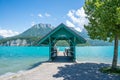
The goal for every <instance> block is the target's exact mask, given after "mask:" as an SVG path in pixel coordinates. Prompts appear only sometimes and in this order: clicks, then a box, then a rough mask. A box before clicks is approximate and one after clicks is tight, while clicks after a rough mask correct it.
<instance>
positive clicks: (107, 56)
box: [0, 46, 120, 75]
mask: <svg viewBox="0 0 120 80" xmlns="http://www.w3.org/2000/svg"><path fill="white" fill-rule="evenodd" d="M64 49H65V47H59V50H61V51H64ZM113 49H114V47H113V46H97V47H76V58H77V61H79V62H83V61H84V62H100V63H111V62H112V58H113ZM119 49H120V48H119ZM119 53H120V52H119ZM48 58H49V48H48V47H0V75H2V74H5V73H8V72H18V71H21V70H26V69H29V68H31V67H32V66H33V65H34V64H35V63H39V62H42V61H47V60H48ZM118 64H120V55H119V58H118Z"/></svg>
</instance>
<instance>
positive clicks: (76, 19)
mask: <svg viewBox="0 0 120 80" xmlns="http://www.w3.org/2000/svg"><path fill="white" fill-rule="evenodd" d="M67 16H68V17H69V19H70V20H69V21H70V22H71V23H72V24H73V25H75V26H76V27H75V29H76V30H78V31H82V29H83V28H84V25H85V24H88V19H86V14H85V11H84V9H83V7H81V8H80V9H78V10H70V11H69V12H68V14H67ZM66 24H68V20H66Z"/></svg>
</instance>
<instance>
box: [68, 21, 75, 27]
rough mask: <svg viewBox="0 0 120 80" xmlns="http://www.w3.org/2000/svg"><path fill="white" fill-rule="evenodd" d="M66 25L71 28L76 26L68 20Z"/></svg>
mask: <svg viewBox="0 0 120 80" xmlns="http://www.w3.org/2000/svg"><path fill="white" fill-rule="evenodd" d="M66 24H67V26H69V27H75V25H74V24H73V23H72V22H70V21H69V20H66Z"/></svg>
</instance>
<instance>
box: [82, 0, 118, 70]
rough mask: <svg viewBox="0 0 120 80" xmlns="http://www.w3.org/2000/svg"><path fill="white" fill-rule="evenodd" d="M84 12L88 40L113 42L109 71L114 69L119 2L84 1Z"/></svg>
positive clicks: (115, 65) (107, 0) (116, 53)
mask: <svg viewBox="0 0 120 80" xmlns="http://www.w3.org/2000/svg"><path fill="white" fill-rule="evenodd" d="M84 10H85V13H86V14H87V18H88V20H89V23H88V25H85V28H86V29H87V31H88V34H89V36H90V38H92V39H99V40H104V41H108V40H109V41H114V56H113V61H112V67H111V69H112V70H114V69H116V68H117V60H118V41H119V36H120V0H86V1H85V5H84Z"/></svg>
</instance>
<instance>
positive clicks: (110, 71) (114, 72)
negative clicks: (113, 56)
mask: <svg viewBox="0 0 120 80" xmlns="http://www.w3.org/2000/svg"><path fill="white" fill-rule="evenodd" d="M100 71H101V72H103V73H108V74H118V75H120V67H118V68H116V69H114V70H113V69H111V67H104V68H101V69H100Z"/></svg>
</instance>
